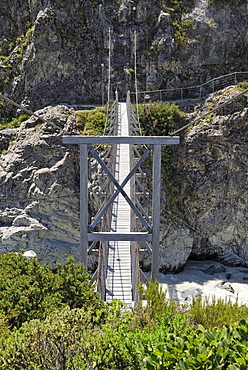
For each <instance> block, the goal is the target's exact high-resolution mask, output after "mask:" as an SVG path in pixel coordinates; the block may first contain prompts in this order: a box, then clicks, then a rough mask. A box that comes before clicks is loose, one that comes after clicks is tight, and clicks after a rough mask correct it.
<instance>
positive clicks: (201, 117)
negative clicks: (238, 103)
mask: <svg viewBox="0 0 248 370" xmlns="http://www.w3.org/2000/svg"><path fill="white" fill-rule="evenodd" d="M247 92H248V89H246V90H244V91H242V92H241V93H239V94H237V95H235V96H233V97H232V98H230V99H228V100H227V101H226V102H224V103H222V104H220V105H218V106H217V107H215V108H213V109H211V110H210V111H209V112H207V113H205V114H203V115H202V116H200V117H197V118H195V119H194V120H193V121H192V122H189V123H188V124H187V125H184V126H183V127H181V128H179V129H178V130H176V131H173V132H172V133H169V135H170V136H174V135H176V134H178V133H179V132H181V131H183V130H185V129H186V128H187V127H189V126H192V125H194V124H195V123H196V122H197V121H200V120H201V119H203V118H205V117H206V116H208V115H209V114H211V113H213V112H216V111H217V110H218V109H220V108H222V107H224V106H225V105H227V104H229V103H230V102H232V101H233V100H235V99H237V98H238V97H240V96H241V95H244V94H245V93H247Z"/></svg>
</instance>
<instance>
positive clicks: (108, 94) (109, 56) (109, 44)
mask: <svg viewBox="0 0 248 370" xmlns="http://www.w3.org/2000/svg"><path fill="white" fill-rule="evenodd" d="M108 33H109V40H108V48H109V55H108V89H107V117H106V120H107V119H108V114H109V102H110V78H111V28H110V27H109V29H108Z"/></svg>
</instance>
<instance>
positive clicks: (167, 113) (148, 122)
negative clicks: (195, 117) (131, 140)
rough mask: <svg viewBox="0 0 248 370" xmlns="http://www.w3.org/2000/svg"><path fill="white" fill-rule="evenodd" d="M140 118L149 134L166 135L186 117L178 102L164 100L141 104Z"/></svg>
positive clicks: (143, 128) (145, 132)
mask: <svg viewBox="0 0 248 370" xmlns="http://www.w3.org/2000/svg"><path fill="white" fill-rule="evenodd" d="M138 110H139V118H140V124H141V127H142V131H143V133H144V135H147V136H156V135H160V136H165V135H168V133H169V132H170V131H171V130H172V129H173V128H175V127H177V125H179V124H180V122H181V121H182V119H183V118H184V117H185V113H184V112H182V111H181V110H180V109H179V107H178V106H177V105H176V104H167V103H166V104H165V103H163V102H156V103H150V104H146V105H139V106H138Z"/></svg>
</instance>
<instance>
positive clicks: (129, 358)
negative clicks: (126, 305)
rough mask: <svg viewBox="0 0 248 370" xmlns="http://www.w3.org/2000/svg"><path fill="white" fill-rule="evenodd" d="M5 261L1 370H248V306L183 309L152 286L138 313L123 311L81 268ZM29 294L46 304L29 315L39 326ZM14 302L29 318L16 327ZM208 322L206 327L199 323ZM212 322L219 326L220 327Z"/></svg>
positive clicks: (144, 290) (18, 258)
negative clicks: (102, 295)
mask: <svg viewBox="0 0 248 370" xmlns="http://www.w3.org/2000/svg"><path fill="white" fill-rule="evenodd" d="M0 261H1V265H0V271H1V276H2V275H4V278H2V279H1V300H0V368H1V370H7V369H8V370H15V369H25V370H38V369H51V370H52V369H72V370H81V369H82V370H83V369H96V370H102V369H109V370H110V369H111V370H124V369H127V370H131V369H132V370H145V369H147V370H153V369H154V370H155V369H156V370H158V369H159V370H164V369H229V370H232V369H240V370H243V369H247V366H248V355H247V347H248V324H247V321H246V320H247V307H246V308H244V307H238V305H232V304H231V303H224V302H221V301H218V302H215V304H211V305H209V304H208V303H206V304H203V302H201V301H200V300H198V301H197V302H194V304H193V306H192V307H187V308H186V307H181V306H180V305H179V304H178V303H175V302H173V301H168V300H166V294H165V292H163V290H162V289H161V287H159V285H158V283H151V282H150V283H149V284H148V285H146V286H143V287H140V297H141V301H140V304H139V305H138V307H137V308H136V309H135V310H134V311H133V312H132V311H125V310H123V304H122V303H121V302H119V301H113V302H112V303H111V304H104V303H103V302H102V301H100V299H99V298H98V297H97V294H96V293H95V292H94V287H92V286H90V285H89V282H88V275H87V274H85V271H84V268H83V266H82V265H81V264H74V263H73V262H72V260H70V261H68V262H67V263H66V265H65V266H64V267H62V266H58V267H57V269H56V270H55V271H52V270H51V268H50V267H49V266H40V265H39V264H38V262H37V260H36V259H31V260H28V259H26V257H23V256H22V253H19V254H14V253H8V254H5V255H2V256H1V258H0ZM4 265H5V268H4ZM3 281H5V282H6V283H5V285H4V284H3ZM58 281H59V282H60V284H59V285H58ZM38 286H39V288H40V294H39V295H38V294H37V292H38ZM11 287H12V288H11ZM32 287H34V288H32ZM32 289H33V294H32V296H33V302H34V301H36V302H37V303H38V302H40V300H42V301H43V304H42V306H43V307H42V309H41V306H40V305H39V304H38V305H37V311H38V314H37V315H36V314H34V315H33V314H32V315H33V317H36V319H32V317H31V311H29V309H28V305H27V301H29V302H31V294H30V292H31V290H32ZM5 292H6V293H7V292H8V295H9V296H10V297H8V295H7V294H5ZM56 293H58V294H57V295H56ZM25 296H26V297H29V298H28V300H26V303H24V305H22V306H21V301H22V302H24V301H25V300H24V297H25ZM38 297H39V298H38ZM61 298H62V299H61ZM144 300H145V301H146V305H144V304H143V301H144ZM10 302H11V304H12V310H13V311H16V312H17V311H19V313H21V311H22V313H23V314H24V315H25V313H26V311H29V312H30V313H29V314H28V315H26V319H24V316H22V315H20V314H19V315H18V316H16V321H15V324H16V326H13V321H11V320H10V318H7V316H8V315H9V311H10V310H9V309H7V306H8V305H9V304H10ZM51 305H55V306H56V307H55V306H54V308H53V309H52V308H51ZM207 307H209V313H208V314H207V315H206V314H205V313H204V312H206V309H207ZM234 312H235V313H236V314H235V316H234V317H233V313H234ZM223 315H224V317H225V322H222V320H221V317H223ZM12 316H13V315H12ZM203 316H204V318H205V319H204V320H205V322H204V326H203V325H202V324H199V322H198V321H199V320H200V319H201V317H203ZM213 316H215V317H216V318H217V317H219V319H220V320H219V321H218V325H217V326H216V325H215V324H216V322H213V320H212V317H213ZM19 319H20V321H18V320H19ZM8 323H9V324H11V326H9V327H8Z"/></svg>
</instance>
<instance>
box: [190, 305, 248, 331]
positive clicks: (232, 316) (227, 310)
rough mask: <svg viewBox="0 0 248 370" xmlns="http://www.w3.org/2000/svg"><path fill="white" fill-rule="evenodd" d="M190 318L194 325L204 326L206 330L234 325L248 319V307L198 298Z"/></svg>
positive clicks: (191, 309) (192, 307) (192, 306)
mask: <svg viewBox="0 0 248 370" xmlns="http://www.w3.org/2000/svg"><path fill="white" fill-rule="evenodd" d="M190 318H191V320H192V323H193V324H194V325H203V326H205V327H206V328H214V327H219V328H222V327H224V326H225V325H232V324H234V323H237V322H239V320H240V319H241V318H242V319H246V320H247V319H248V307H247V306H239V305H238V303H232V302H230V301H227V302H225V301H223V300H222V299H218V300H216V299H215V298H213V299H212V302H209V301H208V300H205V301H203V300H202V299H201V298H198V299H196V300H194V301H193V303H192V305H191V308H190Z"/></svg>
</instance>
